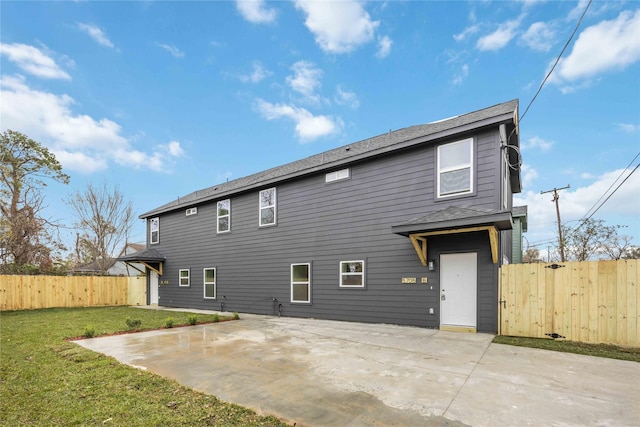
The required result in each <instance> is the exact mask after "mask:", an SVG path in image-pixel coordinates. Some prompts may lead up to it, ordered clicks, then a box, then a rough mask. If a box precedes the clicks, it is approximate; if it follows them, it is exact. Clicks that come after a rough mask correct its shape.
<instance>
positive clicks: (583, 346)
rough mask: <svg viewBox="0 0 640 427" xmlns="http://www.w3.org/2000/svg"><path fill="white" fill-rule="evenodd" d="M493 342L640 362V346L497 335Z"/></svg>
mask: <svg viewBox="0 0 640 427" xmlns="http://www.w3.org/2000/svg"><path fill="white" fill-rule="evenodd" d="M493 342H494V343H497V344H509V345H515V346H520V347H532V348H541V349H544V350H553V351H561V352H565V353H576V354H585V355H587V356H597V357H608V358H609V359H620V360H630V361H632V362H640V348H637V347H619V346H616V345H610V344H587V343H582V342H575V341H562V340H552V339H546V338H523V337H508V336H497V337H495V338H494V339H493Z"/></svg>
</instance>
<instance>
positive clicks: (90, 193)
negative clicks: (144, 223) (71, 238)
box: [68, 183, 135, 273]
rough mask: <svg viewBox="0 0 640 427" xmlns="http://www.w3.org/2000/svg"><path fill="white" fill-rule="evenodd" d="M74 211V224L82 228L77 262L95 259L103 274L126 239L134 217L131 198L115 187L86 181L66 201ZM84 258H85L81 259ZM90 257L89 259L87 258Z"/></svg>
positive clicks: (77, 245) (78, 242) (78, 243)
mask: <svg viewBox="0 0 640 427" xmlns="http://www.w3.org/2000/svg"><path fill="white" fill-rule="evenodd" d="M68 203H69V205H70V206H72V207H73V209H74V210H75V213H76V217H77V221H76V224H75V225H76V227H77V228H78V229H79V230H80V231H81V234H79V236H78V239H77V242H76V254H77V256H78V258H81V259H78V261H80V262H81V261H96V263H97V264H98V266H99V267H100V270H101V272H102V273H105V272H106V270H107V269H108V268H109V267H110V266H111V265H110V262H109V260H110V259H111V258H112V256H114V255H115V252H116V250H117V249H118V247H120V246H121V245H123V244H126V243H127V241H128V237H129V234H130V233H131V229H132V228H133V225H134V221H135V216H134V214H133V206H132V204H131V201H127V200H125V198H124V195H123V194H122V193H121V192H120V190H118V187H117V186H116V187H113V189H109V188H108V186H107V184H106V183H104V184H103V186H102V187H101V188H98V187H94V186H93V185H91V184H89V185H88V186H87V188H86V190H85V191H84V192H80V191H78V192H76V194H74V195H73V196H72V197H71V198H70V199H69V201H68ZM82 258H84V259H82ZM87 258H90V259H87Z"/></svg>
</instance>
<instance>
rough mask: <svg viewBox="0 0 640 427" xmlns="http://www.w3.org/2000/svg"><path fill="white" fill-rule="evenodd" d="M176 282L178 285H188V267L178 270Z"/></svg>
mask: <svg viewBox="0 0 640 427" xmlns="http://www.w3.org/2000/svg"><path fill="white" fill-rule="evenodd" d="M178 284H179V285H180V286H189V285H190V282H189V269H188V268H186V269H182V270H180V273H179V277H178Z"/></svg>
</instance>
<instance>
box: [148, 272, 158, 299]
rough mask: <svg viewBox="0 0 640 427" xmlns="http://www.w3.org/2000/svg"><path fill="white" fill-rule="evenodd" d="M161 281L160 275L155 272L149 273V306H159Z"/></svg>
mask: <svg viewBox="0 0 640 427" xmlns="http://www.w3.org/2000/svg"><path fill="white" fill-rule="evenodd" d="M159 283H160V282H159V280H158V273H156V272H155V271H153V270H150V271H149V304H150V305H154V304H155V305H158V299H159V293H160V292H159V289H158V285H159Z"/></svg>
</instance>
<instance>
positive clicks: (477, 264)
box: [120, 100, 522, 332]
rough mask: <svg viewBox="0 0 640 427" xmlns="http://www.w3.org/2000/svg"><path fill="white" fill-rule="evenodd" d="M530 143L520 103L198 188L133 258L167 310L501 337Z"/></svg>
mask: <svg viewBox="0 0 640 427" xmlns="http://www.w3.org/2000/svg"><path fill="white" fill-rule="evenodd" d="M518 132H519V130H518V101H517V100H513V101H509V102H505V103H502V104H499V105H495V106H492V107H489V108H485V109H482V110H479V111H475V112H472V113H468V114H464V115H461V116H457V117H453V118H449V119H446V120H441V121H438V122H433V123H428V124H423V125H417V126H412V127H408V128H404V129H400V130H396V131H389V132H388V133H384V134H382V135H379V136H376V137H373V138H369V139H366V140H363V141H359V142H355V143H353V144H349V145H347V146H344V147H340V148H336V149H333V150H329V151H326V152H324V153H320V154H317V155H314V156H311V157H308V158H305V159H302V160H299V161H295V162H292V163H289V164H285V165H283V166H279V167H275V168H272V169H269V170H266V171H263V172H260V173H256V174H254V175H251V176H247V177H244V178H239V179H236V180H233V181H229V182H226V183H222V184H218V185H215V186H212V187H209V188H205V189H202V190H198V191H195V192H193V193H191V194H188V195H187V196H185V197H180V198H179V199H177V200H174V201H172V202H170V203H167V204H165V205H163V206H160V207H158V208H156V209H153V210H151V211H149V212H146V213H144V214H143V215H141V216H140V218H142V219H145V220H146V221H147V228H148V229H147V239H148V240H147V248H148V249H147V250H145V251H142V252H139V253H137V254H134V255H131V256H126V257H122V258H120V259H121V260H124V261H127V262H141V263H144V265H145V266H146V267H147V271H148V286H149V292H148V295H149V303H151V304H155V303H157V304H159V305H161V306H167V307H182V308H199V309H215V310H224V311H238V312H246V313H257V314H266V315H282V316H296V317H309V318H322V319H334V320H346V321H360V322H379V323H393V324H401V325H415V326H422V327H427V328H440V329H449V330H465V331H481V332H496V331H497V329H498V268H499V266H500V265H502V264H503V263H509V262H512V257H513V253H514V248H513V242H514V239H513V236H512V234H513V227H514V216H513V206H512V194H513V193H518V192H520V191H521V178H520V166H521V165H520V155H519V136H518ZM521 229H522V227H521V228H520V230H521ZM516 240H517V241H520V240H518V239H516Z"/></svg>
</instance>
